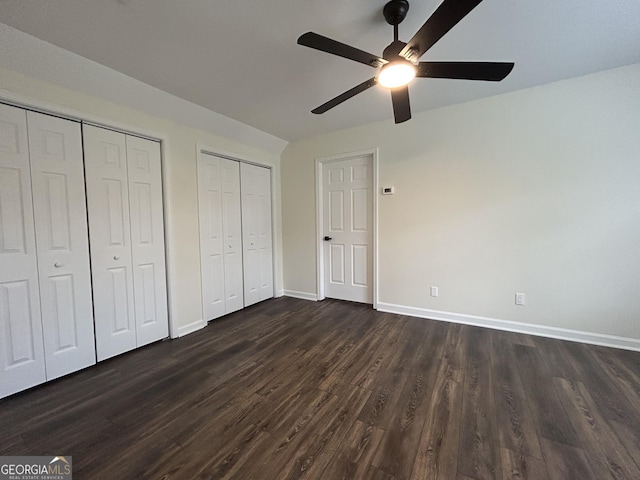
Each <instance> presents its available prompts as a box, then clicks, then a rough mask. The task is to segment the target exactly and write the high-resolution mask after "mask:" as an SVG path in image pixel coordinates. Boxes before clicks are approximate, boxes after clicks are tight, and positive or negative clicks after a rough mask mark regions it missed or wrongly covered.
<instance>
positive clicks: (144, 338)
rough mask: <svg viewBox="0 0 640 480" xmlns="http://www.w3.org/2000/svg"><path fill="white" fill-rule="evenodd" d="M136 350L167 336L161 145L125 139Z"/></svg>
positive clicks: (139, 139) (136, 139)
mask: <svg viewBox="0 0 640 480" xmlns="http://www.w3.org/2000/svg"><path fill="white" fill-rule="evenodd" d="M126 145H127V168H128V180H129V207H130V220H131V249H132V262H133V263H132V273H133V291H134V305H135V319H136V339H137V346H138V347H141V346H143V345H147V344H149V343H151V342H155V341H157V340H160V339H162V338H165V337H167V336H168V335H169V321H168V309H167V287H166V285H167V280H166V269H165V258H164V253H165V250H164V224H163V222H164V220H163V211H162V166H161V161H160V144H159V143H158V142H153V141H151V140H146V139H144V138H139V137H133V136H131V135H127V136H126Z"/></svg>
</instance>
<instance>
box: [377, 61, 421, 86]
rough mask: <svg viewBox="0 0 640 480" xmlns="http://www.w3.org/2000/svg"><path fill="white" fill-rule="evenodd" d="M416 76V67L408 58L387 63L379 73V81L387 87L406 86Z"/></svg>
mask: <svg viewBox="0 0 640 480" xmlns="http://www.w3.org/2000/svg"><path fill="white" fill-rule="evenodd" d="M415 76H416V67H415V65H413V64H412V63H411V62H409V61H407V60H395V61H393V62H391V63H388V64H386V65H385V66H383V67H382V68H381V69H380V73H378V83H379V84H380V85H382V86H383V87H385V88H398V87H404V86H405V85H407V84H408V83H409V82H410V81H411V80H413V79H414V78H415Z"/></svg>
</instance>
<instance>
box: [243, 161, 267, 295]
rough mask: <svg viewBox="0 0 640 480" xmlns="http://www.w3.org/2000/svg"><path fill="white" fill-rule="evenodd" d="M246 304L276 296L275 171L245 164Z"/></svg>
mask: <svg viewBox="0 0 640 480" xmlns="http://www.w3.org/2000/svg"><path fill="white" fill-rule="evenodd" d="M241 182H242V236H243V257H244V295H245V306H249V305H252V304H254V303H257V302H259V301H261V300H265V299H267V298H271V297H273V253H272V240H271V171H270V170H269V169H268V168H263V167H258V166H256V165H249V164H242V165H241Z"/></svg>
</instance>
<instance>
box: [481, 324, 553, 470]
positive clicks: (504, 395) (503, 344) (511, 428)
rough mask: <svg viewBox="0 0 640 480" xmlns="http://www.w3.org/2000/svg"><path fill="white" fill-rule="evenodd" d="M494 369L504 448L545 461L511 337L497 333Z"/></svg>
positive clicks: (493, 349) (498, 420)
mask: <svg viewBox="0 0 640 480" xmlns="http://www.w3.org/2000/svg"><path fill="white" fill-rule="evenodd" d="M492 346H493V348H492V349H491V370H492V371H493V372H494V373H495V375H494V379H493V381H494V384H493V386H494V396H495V402H496V415H497V426H498V435H499V438H500V445H501V446H502V447H506V448H508V449H509V450H511V451H513V452H516V453H517V454H519V455H520V456H522V457H535V458H542V452H541V450H540V444H539V443H538V432H537V431H536V428H535V423H534V421H533V416H532V415H531V412H530V409H529V404H528V402H527V394H526V392H525V389H524V386H523V385H522V382H521V381H520V374H519V373H518V369H517V364H516V357H515V355H514V352H513V344H512V343H511V338H510V337H509V336H506V335H504V334H503V333H502V332H494V335H493V345H492Z"/></svg>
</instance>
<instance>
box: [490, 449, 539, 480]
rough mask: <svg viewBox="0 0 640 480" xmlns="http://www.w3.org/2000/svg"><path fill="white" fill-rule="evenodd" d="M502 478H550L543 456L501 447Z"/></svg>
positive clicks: (536, 479)
mask: <svg viewBox="0 0 640 480" xmlns="http://www.w3.org/2000/svg"><path fill="white" fill-rule="evenodd" d="M500 456H501V459H502V478H503V479H504V480H508V479H513V480H539V479H543V478H549V473H548V472H547V466H546V464H545V462H544V460H542V458H535V457H531V456H529V455H525V454H522V453H521V452H514V451H513V450H511V449H509V448H504V447H503V448H501V449H500Z"/></svg>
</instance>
